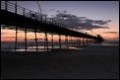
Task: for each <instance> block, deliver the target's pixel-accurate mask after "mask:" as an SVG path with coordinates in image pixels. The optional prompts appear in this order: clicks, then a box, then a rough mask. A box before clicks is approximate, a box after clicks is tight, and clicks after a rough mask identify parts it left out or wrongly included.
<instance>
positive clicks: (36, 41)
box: [35, 29, 38, 52]
mask: <svg viewBox="0 0 120 80" xmlns="http://www.w3.org/2000/svg"><path fill="white" fill-rule="evenodd" d="M35 44H36V51H37V52H38V40H37V29H35Z"/></svg>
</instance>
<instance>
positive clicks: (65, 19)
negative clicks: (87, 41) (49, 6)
mask: <svg viewBox="0 0 120 80" xmlns="http://www.w3.org/2000/svg"><path fill="white" fill-rule="evenodd" d="M53 18H54V19H56V20H57V21H59V22H60V23H64V24H66V25H68V26H67V28H73V29H87V30H92V29H98V28H103V29H104V28H108V27H107V26H105V25H107V24H108V23H109V22H111V20H107V21H103V20H92V19H88V18H87V17H78V16H76V15H72V14H68V13H67V11H65V10H64V11H60V10H57V14H56V15H55V16H54V17H53Z"/></svg>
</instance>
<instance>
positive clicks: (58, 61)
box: [1, 46, 119, 79]
mask: <svg viewBox="0 0 120 80" xmlns="http://www.w3.org/2000/svg"><path fill="white" fill-rule="evenodd" d="M1 79H119V46H88V47H87V46H86V47H80V49H69V50H66V49H63V50H52V51H50V52H38V53H35V52H29V53H25V52H24V53H23V52H18V53H15V52H9V53H7V52H1Z"/></svg>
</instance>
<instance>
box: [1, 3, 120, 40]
mask: <svg viewBox="0 0 120 80" xmlns="http://www.w3.org/2000/svg"><path fill="white" fill-rule="evenodd" d="M11 2H12V3H14V1H11ZM17 3H18V5H20V6H23V7H25V8H27V9H30V10H32V11H35V12H40V10H39V7H38V5H37V2H36V1H17ZM39 4H40V6H41V8H42V13H43V14H47V15H48V17H53V18H57V19H58V18H59V16H58V15H61V13H62V14H65V15H67V16H68V17H69V18H71V17H72V16H74V18H75V20H79V18H80V20H79V21H80V22H78V21H77V22H75V20H74V23H75V24H77V25H79V26H82V28H80V27H79V26H78V27H76V26H75V25H74V26H73V27H72V28H73V29H76V30H77V31H81V32H87V33H89V34H92V35H96V34H100V35H101V36H102V37H103V38H104V39H106V40H113V41H118V40H119V2H118V1H39ZM83 18H84V20H82V19H83ZM83 21H84V22H85V23H82V22H83ZM94 24H97V25H95V26H94ZM98 27H99V28H98ZM105 27H107V28H105ZM7 31H9V33H7ZM1 32H2V37H3V38H2V40H3V41H5V40H6V41H7V40H8V41H9V40H11V41H12V40H14V39H13V38H14V36H11V35H14V31H13V30H1ZM6 35H7V37H10V39H6V38H5V36H6ZM21 35H23V33H22V32H21V34H20V38H22V37H23V36H21ZM31 35H32V34H31ZM41 35H42V34H41ZM32 38H34V36H33V37H30V39H32Z"/></svg>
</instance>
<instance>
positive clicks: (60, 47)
mask: <svg viewBox="0 0 120 80" xmlns="http://www.w3.org/2000/svg"><path fill="white" fill-rule="evenodd" d="M59 47H60V49H61V35H60V34H59Z"/></svg>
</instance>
